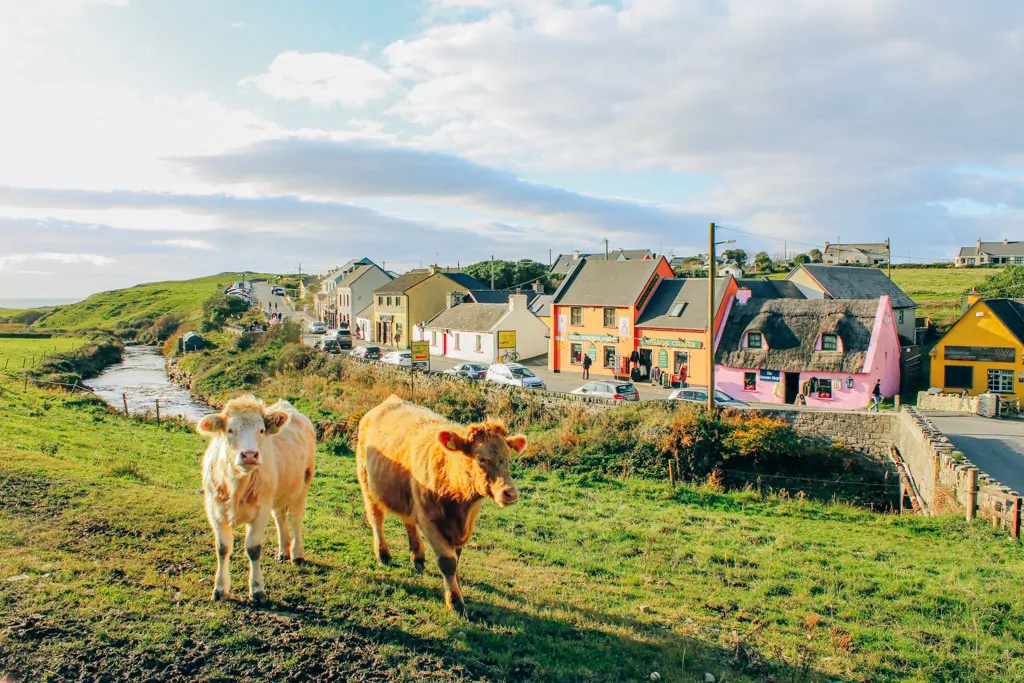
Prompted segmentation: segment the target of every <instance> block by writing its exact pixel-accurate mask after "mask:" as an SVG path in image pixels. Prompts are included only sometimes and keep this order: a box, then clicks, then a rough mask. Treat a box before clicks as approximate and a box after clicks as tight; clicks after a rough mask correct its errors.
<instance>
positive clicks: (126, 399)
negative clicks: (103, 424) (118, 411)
mask: <svg viewBox="0 0 1024 683" xmlns="http://www.w3.org/2000/svg"><path fill="white" fill-rule="evenodd" d="M121 400H122V401H123V402H124V414H125V415H127V414H128V394H121Z"/></svg>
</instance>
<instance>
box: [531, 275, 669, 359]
mask: <svg viewBox="0 0 1024 683" xmlns="http://www.w3.org/2000/svg"><path fill="white" fill-rule="evenodd" d="M674 277H675V274H674V273H673V272H672V268H671V267H670V266H669V264H668V261H666V260H665V258H664V257H662V256H659V257H657V258H654V259H649V260H637V261H591V260H588V259H587V258H585V257H581V258H580V259H579V260H578V261H577V262H576V263H575V265H574V266H573V267H572V269H571V270H570V271H569V273H568V274H567V275H566V277H565V280H564V281H563V282H562V285H561V286H560V287H559V288H558V291H557V292H555V294H554V296H553V298H552V301H551V322H552V326H553V328H554V329H553V330H552V335H551V346H550V352H549V353H548V368H549V369H550V370H552V371H554V372H562V371H571V370H579V371H582V366H583V357H584V356H585V355H587V356H590V359H591V361H592V362H593V364H592V366H591V368H590V372H591V374H592V375H593V376H605V377H611V376H613V375H618V376H621V375H622V374H624V372H625V371H626V363H627V362H628V361H629V359H630V358H631V357H632V356H633V353H634V352H636V351H637V350H638V348H639V338H638V335H637V334H636V323H637V318H638V317H639V316H640V315H641V314H642V313H643V311H644V309H645V307H646V306H647V305H648V304H649V303H650V302H651V300H652V298H653V296H654V293H655V290H656V289H657V287H658V285H659V284H660V283H661V282H662V281H663V280H666V279H672V278H674Z"/></svg>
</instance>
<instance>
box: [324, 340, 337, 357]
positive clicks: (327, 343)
mask: <svg viewBox="0 0 1024 683" xmlns="http://www.w3.org/2000/svg"><path fill="white" fill-rule="evenodd" d="M323 352H324V353H335V354H337V353H341V344H339V343H338V340H337V339H325V340H324V346H323Z"/></svg>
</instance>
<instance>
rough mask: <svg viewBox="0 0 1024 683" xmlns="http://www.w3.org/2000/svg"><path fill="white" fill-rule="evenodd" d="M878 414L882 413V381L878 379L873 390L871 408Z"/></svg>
mask: <svg viewBox="0 0 1024 683" xmlns="http://www.w3.org/2000/svg"><path fill="white" fill-rule="evenodd" d="M868 410H874V411H875V412H876V413H880V412H882V380H880V379H876V380H875V386H874V388H873V389H872V390H871V408H869V409H868Z"/></svg>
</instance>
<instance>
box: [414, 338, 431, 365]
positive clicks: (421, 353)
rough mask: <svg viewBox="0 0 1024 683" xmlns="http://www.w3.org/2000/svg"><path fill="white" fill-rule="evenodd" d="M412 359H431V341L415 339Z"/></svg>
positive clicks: (419, 360)
mask: <svg viewBox="0 0 1024 683" xmlns="http://www.w3.org/2000/svg"><path fill="white" fill-rule="evenodd" d="M412 360H413V362H414V363H419V362H421V361H426V360H430V342H428V341H414V342H413V343H412Z"/></svg>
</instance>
